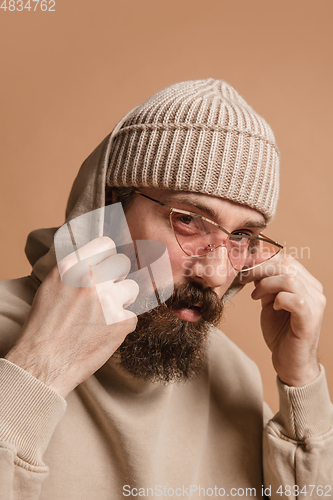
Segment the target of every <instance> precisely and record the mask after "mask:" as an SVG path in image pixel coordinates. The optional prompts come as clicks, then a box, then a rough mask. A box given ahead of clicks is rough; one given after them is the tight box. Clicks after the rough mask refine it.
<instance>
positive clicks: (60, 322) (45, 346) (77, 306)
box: [5, 237, 139, 397]
mask: <svg viewBox="0 0 333 500" xmlns="http://www.w3.org/2000/svg"><path fill="white" fill-rule="evenodd" d="M78 252H79V255H80V259H81V260H84V259H87V258H89V257H91V259H90V265H89V266H88V269H89V276H88V275H87V271H83V270H80V269H79V271H78V272H79V275H78V272H76V273H75V279H76V280H78V279H79V280H82V281H81V283H82V286H81V287H80V286H75V287H73V286H67V285H65V284H64V283H63V282H62V281H61V278H60V273H61V275H62V276H63V275H64V274H65V273H66V272H67V276H68V273H70V272H71V270H74V267H73V266H74V265H75V264H77V258H76V254H75V253H72V254H70V255H68V256H67V257H65V258H64V259H63V260H62V261H61V262H59V264H58V266H55V268H54V269H52V271H51V272H50V273H49V274H48V276H47V277H46V279H45V280H44V282H43V283H42V285H41V286H40V287H39V289H38V291H37V293H36V295H35V298H34V301H33V304H32V307H31V311H30V314H29V316H28V318H27V320H26V322H25V323H24V325H23V328H22V331H21V334H20V337H19V339H18V341H17V342H16V344H15V345H14V347H13V348H12V349H11V350H10V351H9V353H8V354H7V356H5V358H6V359H7V360H8V361H11V362H12V363H14V364H16V365H18V366H20V367H21V368H23V369H24V370H26V371H27V372H29V373H30V374H31V375H33V376H34V377H36V378H38V379H39V380H41V381H42V382H43V383H44V384H46V385H48V386H49V387H50V388H51V389H53V390H54V391H56V392H57V393H58V394H60V395H61V396H63V397H66V396H67V395H68V394H69V393H70V392H71V391H72V390H73V389H74V388H75V387H76V386H77V385H79V384H80V383H81V382H83V381H84V380H86V379H87V378H88V377H90V375H92V374H93V373H94V372H95V371H96V370H98V369H99V368H100V367H101V366H102V365H103V364H104V363H105V362H106V361H107V360H108V359H109V358H110V356H112V354H113V353H114V352H115V351H116V350H117V349H118V347H119V346H120V344H121V343H122V342H123V341H124V339H125V337H126V335H127V334H128V333H130V332H132V331H133V330H135V328H136V324H137V317H136V315H135V314H134V313H133V312H131V311H128V310H126V309H124V307H126V306H128V305H129V304H131V303H133V302H134V301H135V299H136V297H137V295H138V292H139V286H138V284H137V283H136V282H135V281H133V280H128V279H124V278H125V277H126V276H127V274H128V273H129V271H130V266H131V264H130V260H129V259H128V257H126V256H125V255H122V254H117V253H116V249H115V244H114V243H113V241H112V240H111V239H110V238H107V237H101V238H96V239H95V240H93V241H91V242H89V243H87V244H86V245H84V246H83V247H82V248H80V249H79V251H78ZM59 269H60V273H59ZM82 269H83V268H82ZM80 273H81V274H80ZM104 275H105V276H107V278H106V279H109V281H105V282H101V281H103V280H102V279H101V276H104ZM110 276H112V279H110ZM94 277H95V278H96V279H95V281H96V283H98V284H97V285H95V286H87V284H88V283H91V279H92V280H94ZM115 281H116V282H115Z"/></svg>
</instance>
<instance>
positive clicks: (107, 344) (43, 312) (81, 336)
mask: <svg viewBox="0 0 333 500" xmlns="http://www.w3.org/2000/svg"><path fill="white" fill-rule="evenodd" d="M140 191H141V192H143V193H145V194H147V195H149V196H151V197H152V198H155V199H157V200H160V201H163V202H165V203H167V204H169V205H171V206H173V207H175V208H179V209H184V210H189V211H193V212H196V213H199V214H202V215H206V216H208V217H209V215H207V214H206V213H205V212H204V211H202V210H199V209H198V208H197V207H195V206H194V205H195V204H197V203H201V205H203V206H206V207H207V209H209V210H214V212H215V213H216V218H215V219H214V220H216V222H217V223H219V224H220V225H221V226H223V227H224V228H225V229H227V230H228V231H229V232H233V231H237V230H240V229H244V228H245V227H246V230H247V231H249V232H251V233H252V234H259V232H261V231H262V229H261V228H260V227H258V226H263V225H264V218H263V215H262V214H260V213H259V212H257V211H256V210H253V209H251V208H249V207H246V206H242V205H239V204H236V203H233V202H230V201H228V200H223V199H220V198H215V197H212V196H208V195H204V194H198V193H186V197H187V199H186V203H185V202H184V201H181V198H184V193H182V192H176V191H167V190H161V189H152V188H149V189H148V188H142V189H140ZM143 214H144V216H143ZM168 214H169V211H168V209H166V208H165V207H162V206H159V205H158V204H156V203H154V202H152V201H151V200H148V199H146V198H144V197H142V196H140V195H135V197H134V199H133V201H132V203H131V204H130V206H129V208H128V210H127V212H126V218H127V222H128V225H129V228H130V231H131V235H132V239H133V240H136V239H155V240H159V241H162V242H164V243H165V244H166V245H167V248H168V252H169V257H170V262H171V266H172V271H173V278H174V282H175V283H189V282H197V283H200V284H201V285H202V286H203V287H204V288H206V287H210V288H211V289H212V290H213V291H214V292H216V294H217V295H218V296H219V297H222V296H223V294H224V293H225V292H226V291H227V289H228V288H229V286H230V285H231V283H232V282H233V280H234V279H235V277H236V276H237V271H235V270H234V269H233V267H232V266H231V264H230V262H229V259H228V256H227V252H226V249H225V248H224V247H221V248H218V249H216V250H215V251H214V252H213V253H211V254H209V255H208V256H205V257H201V258H191V259H189V257H188V256H186V255H185V254H184V253H183V252H182V250H181V249H180V247H179V245H178V243H177V241H176V240H175V238H174V236H173V233H172V230H171V228H170V225H169V219H168ZM103 250H104V251H106V252H107V254H106V255H107V257H105V255H104V260H102V261H101V262H99V260H98V257H97V258H96V256H95V257H94V261H93V259H92V265H91V271H92V274H93V275H94V273H96V274H97V275H98V273H101V272H103V269H105V266H111V267H112V268H114V269H115V270H116V272H115V279H113V280H111V281H108V282H105V283H100V284H98V285H96V287H90V288H88V287H82V288H80V287H68V286H66V285H64V284H63V283H62V281H61V278H60V274H59V269H58V266H56V267H55V268H54V269H53V270H52V271H51V272H50V273H49V275H48V276H47V278H46V279H45V281H44V282H43V283H42V285H41V286H40V288H39V290H38V292H37V294H36V296H35V300H34V302H33V305H32V308H31V311H30V314H29V316H28V318H27V320H26V322H25V324H24V326H23V328H22V332H21V335H20V338H19V339H18V341H17V343H16V344H15V346H14V347H13V348H12V349H11V351H9V353H8V354H7V356H6V359H8V360H9V361H11V362H12V363H15V364H17V365H18V366H20V367H21V368H23V369H25V370H26V371H28V372H29V373H31V375H33V376H34V377H36V378H38V379H40V380H41V381H42V382H43V383H45V384H46V385H48V386H49V387H50V388H52V389H53V390H54V391H56V392H58V394H60V395H61V396H63V397H66V396H67V395H68V394H69V393H70V392H71V391H72V390H73V389H74V388H75V387H76V386H77V385H78V384H80V383H81V382H83V381H84V380H86V379H87V378H88V377H89V376H90V375H92V374H93V373H94V372H95V371H96V370H98V369H99V368H100V367H101V366H102V365H103V364H104V363H105V362H106V361H107V360H108V359H109V357H110V356H111V355H112V354H113V353H114V352H115V351H116V350H117V348H118V347H119V345H120V344H121V343H122V342H123V340H124V339H125V337H126V335H127V334H128V333H129V332H131V331H133V330H134V329H135V327H136V322H137V318H136V317H135V315H134V314H133V313H131V312H130V311H127V310H126V309H124V308H123V307H126V305H127V304H129V303H132V302H134V300H135V298H136V296H137V293H138V287H137V285H136V283H135V282H133V281H131V280H128V279H126V275H127V273H128V271H129V262H127V263H126V262H125V261H126V258H125V260H124V262H123V263H122V265H119V259H118V260H117V256H116V252H115V248H114V244H113V242H112V241H111V240H110V239H109V238H106V237H103V238H98V239H96V240H93V241H92V242H90V243H89V244H88V245H85V247H82V249H80V252H82V255H81V257H82V258H86V257H88V256H94V255H96V253H97V252H101V251H103ZM74 263H75V259H74V258H73V255H71V256H68V257H66V259H64V261H62V263H61V266H60V272H61V274H63V273H64V272H65V271H66V270H68V269H71V267H72V266H73V264H74ZM272 264H275V265H274V272H273V273H272ZM208 265H209V266H210V267H209V273H208V272H206V270H207V269H208V267H207V266H208ZM212 269H214V271H215V272H213V273H212ZM291 271H292V272H291ZM117 278H118V279H119V281H116V282H115V280H117ZM86 280H87V276H84V275H82V285H85V284H86V282H87V281H86ZM240 281H241V282H242V283H245V284H246V283H250V282H253V283H254V286H255V289H254V291H253V293H252V298H253V299H254V300H261V303H262V314H261V320H262V321H261V323H262V331H263V336H264V338H265V341H266V343H267V345H268V347H269V348H270V350H271V352H272V362H273V366H274V368H275V370H276V372H277V374H278V376H279V378H280V379H281V380H282V381H283V382H285V383H286V384H288V385H291V386H302V385H306V384H308V383H310V382H312V381H313V380H315V379H316V378H317V376H318V375H319V372H320V367H319V363H318V359H317V346H318V339H319V332H320V326H321V322H322V316H323V311H324V307H325V297H324V295H323V293H322V285H321V284H320V283H319V282H318V281H317V280H316V279H315V278H314V277H313V276H311V274H310V273H309V272H308V271H307V270H306V269H305V268H304V267H303V266H302V265H301V264H300V263H299V262H297V261H296V260H295V259H293V258H292V257H290V256H288V255H285V254H279V255H278V256H276V257H274V259H272V260H270V261H269V262H267V263H264V264H263V265H261V266H260V267H259V268H256V269H254V270H252V271H249V272H247V273H246V274H244V276H243V277H240ZM103 311H104V314H103ZM106 311H107V315H108V323H109V324H108V325H106V324H105V323H106V321H105V316H104V315H105V312H106ZM184 314H186V311H185V313H184ZM188 319H189V320H191V317H190V316H189V317H188ZM192 319H193V318H192Z"/></svg>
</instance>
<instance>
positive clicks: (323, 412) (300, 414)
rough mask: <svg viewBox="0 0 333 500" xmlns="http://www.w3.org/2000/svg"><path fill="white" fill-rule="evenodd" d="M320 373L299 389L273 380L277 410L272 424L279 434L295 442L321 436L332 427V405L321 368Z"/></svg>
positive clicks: (278, 380)
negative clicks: (278, 400)
mask: <svg viewBox="0 0 333 500" xmlns="http://www.w3.org/2000/svg"><path fill="white" fill-rule="evenodd" d="M320 369H321V371H320V374H319V376H318V377H317V378H316V380H314V381H313V382H311V383H310V384H307V385H305V386H302V387H290V386H288V385H286V384H284V383H283V382H281V380H280V379H277V385H278V390H279V397H280V410H279V412H278V413H277V414H276V416H275V417H274V419H273V420H274V422H275V424H276V425H277V426H278V427H279V430H280V432H281V433H282V434H284V435H285V436H287V437H289V438H291V439H294V440H296V441H305V440H306V439H307V438H310V437H316V436H322V435H323V434H325V433H326V432H328V431H329V430H330V429H331V427H332V424H333V405H332V403H331V400H330V395H329V392H328V387H327V382H326V377H325V370H324V367H323V366H322V365H321V366H320Z"/></svg>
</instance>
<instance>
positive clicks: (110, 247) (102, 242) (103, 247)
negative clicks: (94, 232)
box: [58, 236, 116, 278]
mask: <svg viewBox="0 0 333 500" xmlns="http://www.w3.org/2000/svg"><path fill="white" fill-rule="evenodd" d="M115 253H116V245H115V243H114V242H113V241H112V240H111V238H108V237H107V236H102V237H101V238H95V239H94V240H92V241H89V243H87V244H86V245H83V247H81V248H79V249H78V250H76V251H75V252H72V253H70V254H69V255H67V256H66V257H64V258H63V259H62V260H61V261H59V262H58V269H59V273H60V277H61V278H62V277H63V275H64V274H65V273H66V272H67V271H68V270H69V269H70V268H71V267H73V266H75V265H76V264H78V263H80V262H82V261H86V259H88V258H89V259H90V264H91V265H96V264H98V263H99V262H101V261H102V260H104V259H106V258H107V257H109V256H110V255H114V254H115Z"/></svg>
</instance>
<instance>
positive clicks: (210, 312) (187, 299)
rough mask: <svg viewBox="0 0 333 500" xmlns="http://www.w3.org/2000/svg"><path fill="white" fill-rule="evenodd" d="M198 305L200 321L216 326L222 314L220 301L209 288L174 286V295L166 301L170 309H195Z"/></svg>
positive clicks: (194, 284)
mask: <svg viewBox="0 0 333 500" xmlns="http://www.w3.org/2000/svg"><path fill="white" fill-rule="evenodd" d="M198 304H199V307H200V312H201V316H202V319H203V320H204V321H207V322H210V323H213V324H216V323H218V322H219V321H220V319H221V317H222V312H223V306H222V300H221V299H220V298H219V297H218V295H217V294H216V293H215V292H214V291H213V290H211V289H210V288H203V287H202V286H201V285H199V284H197V283H187V284H183V285H179V284H178V285H175V288H174V293H173V294H172V296H171V297H170V298H169V299H167V300H166V302H165V305H166V306H167V307H169V308H170V309H182V308H188V307H195V306H197V305H198Z"/></svg>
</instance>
